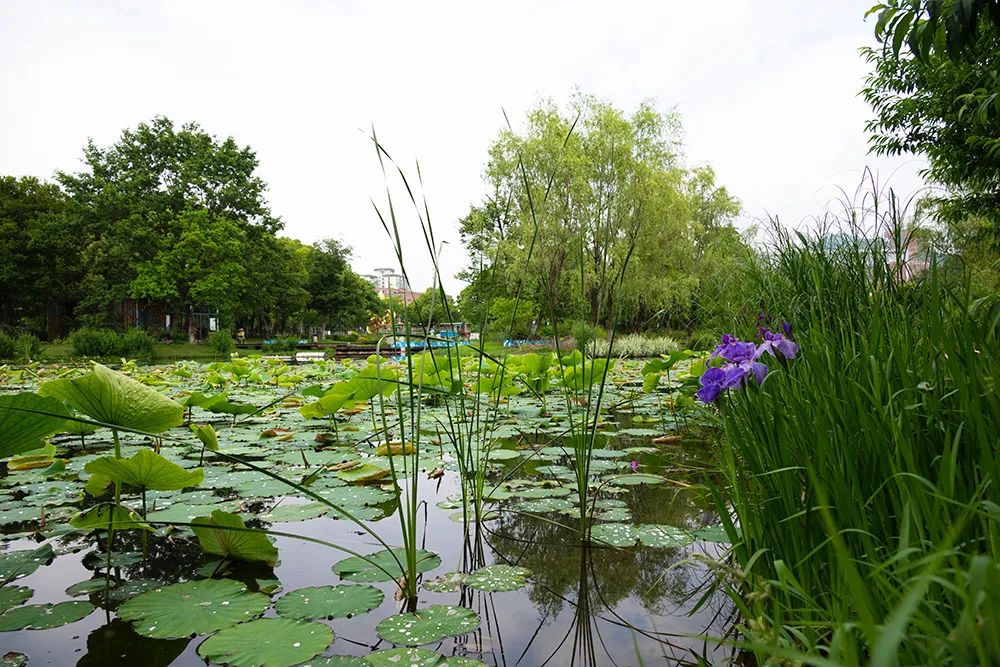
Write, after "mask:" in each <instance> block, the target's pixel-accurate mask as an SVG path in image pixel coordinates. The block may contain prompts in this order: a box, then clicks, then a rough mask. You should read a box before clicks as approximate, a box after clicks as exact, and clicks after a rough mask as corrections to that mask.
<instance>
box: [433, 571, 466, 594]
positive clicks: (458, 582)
mask: <svg viewBox="0 0 1000 667" xmlns="http://www.w3.org/2000/svg"><path fill="white" fill-rule="evenodd" d="M465 577H466V574H465V573H463V572H445V573H444V574H442V575H441V576H440V577H437V578H436V579H431V580H430V581H425V582H424V583H423V587H424V588H425V589H427V590H429V591H431V592H433V593H453V592H455V591H457V590H459V589H460V588H461V587H462V584H464V583H465Z"/></svg>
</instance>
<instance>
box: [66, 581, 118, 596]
mask: <svg viewBox="0 0 1000 667" xmlns="http://www.w3.org/2000/svg"><path fill="white" fill-rule="evenodd" d="M108 584H111V585H110V586H109V588H114V587H115V586H117V585H118V582H116V581H115V580H114V579H112V580H110V581H108V580H107V579H105V578H104V577H99V578H97V579H84V580H83V581H78V582H76V583H75V584H71V585H69V586H67V587H66V595H69V596H71V597H76V596H78V595H91V594H92V593H96V592H98V591H103V590H104V588H105V587H106V586H108Z"/></svg>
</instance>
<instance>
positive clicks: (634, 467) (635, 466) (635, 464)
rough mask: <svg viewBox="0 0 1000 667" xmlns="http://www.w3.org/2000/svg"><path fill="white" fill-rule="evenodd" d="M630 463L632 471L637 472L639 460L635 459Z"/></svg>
mask: <svg viewBox="0 0 1000 667" xmlns="http://www.w3.org/2000/svg"><path fill="white" fill-rule="evenodd" d="M628 465H629V467H630V468H632V472H635V471H636V470H638V469H639V462H638V461H635V460H633V461H632V463H629V464H628Z"/></svg>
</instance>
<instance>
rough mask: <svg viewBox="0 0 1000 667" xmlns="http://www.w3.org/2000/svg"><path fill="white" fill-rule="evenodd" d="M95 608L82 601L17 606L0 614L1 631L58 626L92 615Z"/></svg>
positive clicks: (45, 628)
mask: <svg viewBox="0 0 1000 667" xmlns="http://www.w3.org/2000/svg"><path fill="white" fill-rule="evenodd" d="M94 608H95V607H94V605H92V604H90V603H89V602H80V601H73V602H60V603H59V604H32V605H27V606H25V607H17V608H16V609H11V610H10V611H8V612H5V613H4V614H3V616H0V632H11V631H13V630H47V629H49V628H58V627H59V626H62V625H69V624H70V623H76V622H77V621H79V620H80V619H82V618H86V617H87V616H90V614H91V612H93V611H94Z"/></svg>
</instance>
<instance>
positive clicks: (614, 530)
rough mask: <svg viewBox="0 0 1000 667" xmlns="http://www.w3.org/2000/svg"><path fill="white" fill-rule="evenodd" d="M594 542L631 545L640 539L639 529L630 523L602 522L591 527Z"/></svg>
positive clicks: (617, 545) (616, 545) (614, 545)
mask: <svg viewBox="0 0 1000 667" xmlns="http://www.w3.org/2000/svg"><path fill="white" fill-rule="evenodd" d="M590 536H591V538H592V539H593V540H594V542H598V543H601V544H609V545H611V546H613V547H631V546H635V543H636V542H638V541H639V529H638V528H636V527H635V526H633V525H631V524H628V523H601V524H598V525H596V526H593V527H592V528H591V529H590Z"/></svg>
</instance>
